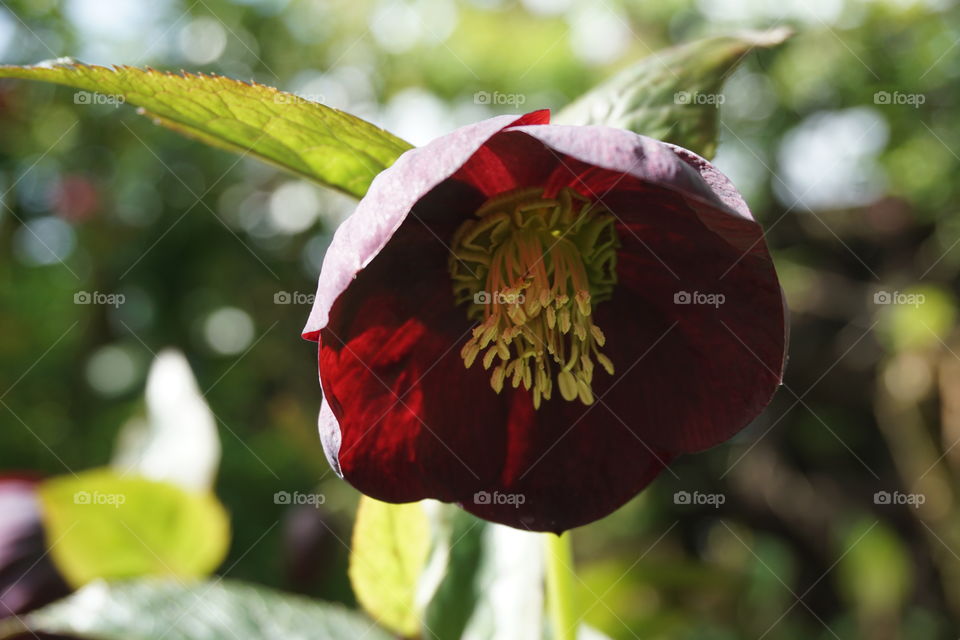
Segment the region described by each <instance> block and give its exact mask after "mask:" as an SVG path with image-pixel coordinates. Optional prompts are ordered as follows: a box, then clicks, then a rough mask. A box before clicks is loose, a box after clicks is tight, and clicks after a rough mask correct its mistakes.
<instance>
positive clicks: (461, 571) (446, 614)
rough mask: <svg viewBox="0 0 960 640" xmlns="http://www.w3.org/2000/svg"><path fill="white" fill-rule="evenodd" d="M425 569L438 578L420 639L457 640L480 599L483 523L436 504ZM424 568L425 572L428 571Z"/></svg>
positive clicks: (447, 506)
mask: <svg viewBox="0 0 960 640" xmlns="http://www.w3.org/2000/svg"><path fill="white" fill-rule="evenodd" d="M432 506H435V507H437V508H436V509H435V510H433V511H434V513H433V514H430V515H433V518H432V519H431V520H432V524H433V527H432V529H433V531H434V536H433V537H434V545H433V551H432V553H431V559H430V566H429V568H435V570H436V572H437V573H438V574H439V575H440V576H441V577H440V581H439V584H437V586H436V588H435V590H434V591H433V594H432V596H431V597H430V601H429V603H428V604H427V606H426V610H425V611H424V613H423V618H424V623H423V632H422V635H423V637H424V638H428V639H430V640H459V639H460V638H462V637H463V632H464V629H466V627H467V623H468V622H469V620H470V617H471V616H472V615H473V613H474V609H475V607H476V604H477V601H478V600H479V599H480V597H481V596H482V593H481V591H482V585H481V584H480V569H481V566H482V560H483V551H484V545H483V541H484V532H485V531H486V528H487V526H488V525H487V523H486V522H485V521H483V520H480V519H479V518H476V517H474V516H472V515H470V514H469V513H467V512H466V511H463V510H462V509H459V508H457V507H454V506H453V505H449V504H442V503H436V504H434V505H432ZM429 568H428V571H429Z"/></svg>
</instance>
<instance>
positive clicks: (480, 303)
mask: <svg viewBox="0 0 960 640" xmlns="http://www.w3.org/2000/svg"><path fill="white" fill-rule="evenodd" d="M618 246H619V240H618V238H617V233H616V230H615V228H614V216H613V215H612V214H611V213H610V212H609V211H608V210H607V209H605V208H603V207H601V206H598V205H596V204H594V203H591V202H590V201H589V200H588V199H587V198H584V197H583V196H582V195H580V194H579V193H577V192H576V191H574V190H573V189H570V188H565V189H563V190H562V191H561V192H560V193H559V194H557V197H556V198H545V197H543V189H540V188H530V189H518V190H515V191H510V192H508V193H504V194H501V195H498V196H495V197H493V198H491V199H490V200H488V201H487V202H486V203H484V204H483V206H481V207H480V209H478V210H477V212H476V214H475V217H474V218H471V219H470V220H467V221H466V222H464V223H463V224H462V225H461V226H460V228H459V229H457V232H456V234H454V237H453V252H452V255H451V257H450V264H449V267H450V275H451V277H452V278H453V292H454V296H455V300H456V304H462V303H464V302H467V303H469V306H468V308H467V317H469V318H470V319H471V320H476V321H477V322H479V323H480V324H478V325H477V326H476V327H474V329H473V334H472V336H471V338H470V339H469V340H468V341H467V343H466V344H465V345H464V347H463V350H462V351H461V352H460V355H461V356H462V357H463V362H464V364H465V365H466V367H467V368H470V367H471V366H472V365H473V363H474V361H475V360H476V359H477V357H478V356H479V355H480V354H481V352H482V353H483V356H482V358H481V361H482V363H483V367H484V368H485V369H488V370H489V369H490V368H491V367H493V370H492V373H491V376H490V385H491V386H492V387H493V390H494V391H496V392H497V393H500V391H501V390H502V389H503V385H504V383H505V381H506V380H507V379H509V380H510V382H511V384H512V385H513V387H514V388H516V387H519V386H520V384H521V383H522V384H523V386H524V387H525V388H526V389H528V390H531V389H532V391H533V406H534V407H535V408H539V407H540V402H541V400H542V399H544V398H545V399H547V400H549V399H550V396H551V394H552V393H553V384H554V373H556V382H557V385H558V386H559V387H560V395H561V396H562V397H563V398H564V399H565V400H575V399H576V398H579V399H580V401H581V402H583V403H584V404H591V403H592V402H593V391H592V390H591V383H592V381H593V362H594V359H596V361H597V362H599V363H600V365H601V366H602V367H603V368H604V369H605V370H606V371H607V373H608V374H611V375H612V374H613V362H611V361H610V359H609V358H608V357H606V356H605V355H603V354H602V353H600V348H601V347H603V345H604V343H605V341H606V338H605V337H604V335H603V332H602V331H601V330H600V328H599V327H598V326H597V325H595V324H594V323H593V318H592V312H593V308H594V307H595V306H596V305H597V303H599V302H602V301H604V300H607V299H609V298H610V296H611V295H612V293H613V287H614V285H615V284H616V282H617V276H616V261H617V247H618Z"/></svg>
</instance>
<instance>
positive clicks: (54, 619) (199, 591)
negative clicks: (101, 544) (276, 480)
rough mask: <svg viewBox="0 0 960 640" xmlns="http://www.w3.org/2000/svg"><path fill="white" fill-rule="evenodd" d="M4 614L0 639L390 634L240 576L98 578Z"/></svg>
mask: <svg viewBox="0 0 960 640" xmlns="http://www.w3.org/2000/svg"><path fill="white" fill-rule="evenodd" d="M21 619H22V623H21V622H20V621H18V620H16V619H10V620H6V621H3V622H0V639H6V638H13V637H14V636H15V635H16V634H17V633H19V632H23V631H25V629H24V627H26V630H29V632H33V633H43V632H46V633H56V634H69V635H70V636H76V637H80V638H92V639H96V640H157V639H158V638H163V640H197V639H198V638H204V639H205V640H238V639H240V638H242V639H243V640H281V639H282V640H313V639H319V638H323V639H325V640H341V639H342V640H359V639H360V638H363V639H364V640H389V638H390V636H389V635H387V634H386V633H384V632H383V631H382V630H380V629H378V628H377V627H376V625H374V624H373V623H371V622H370V621H369V620H367V619H366V618H364V617H363V616H361V615H358V614H356V613H354V612H352V611H349V610H348V609H345V608H343V607H341V606H339V605H332V604H327V603H322V602H317V601H313V600H309V599H307V598H303V597H300V596H293V595H288V594H283V593H279V592H277V591H272V590H270V589H266V588H262V587H255V586H252V585H246V584H243V583H240V582H231V581H222V582H221V581H215V582H199V583H189V584H180V583H177V582H175V581H171V580H158V579H146V580H135V581H126V582H117V583H107V582H95V583H92V584H90V585H88V586H86V587H84V588H83V589H81V590H80V591H78V592H77V593H76V594H74V595H72V596H70V597H68V598H66V599H65V600H61V601H60V602H56V603H54V604H52V605H49V606H47V607H44V608H43V609H39V610H37V611H34V612H32V613H30V614H28V615H26V616H22V617H21Z"/></svg>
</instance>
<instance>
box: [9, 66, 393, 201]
mask: <svg viewBox="0 0 960 640" xmlns="http://www.w3.org/2000/svg"><path fill="white" fill-rule="evenodd" d="M0 78H25V79H29V80H41V81H44V82H52V83H55V84H62V85H66V86H69V87H74V88H76V89H82V90H83V91H88V92H95V93H96V94H100V96H104V95H105V96H106V97H104V98H101V97H99V96H98V97H97V98H93V97H92V96H91V95H90V94H84V93H78V94H75V97H74V101H75V102H78V103H81V104H82V103H83V102H99V101H102V100H104V99H112V101H113V102H120V101H121V99H120V97H122V101H126V102H129V103H131V104H134V105H137V106H138V107H140V108H141V112H142V113H143V114H144V115H146V116H148V117H150V118H153V120H154V121H155V122H156V123H157V124H160V125H162V126H164V127H168V128H170V129H173V130H174V131H178V132H180V133H182V134H184V135H186V136H189V137H191V138H195V139H197V140H200V141H201V142H205V143H207V144H209V145H213V146H216V147H221V148H223V149H227V150H229V151H234V152H237V153H241V154H249V155H251V156H253V157H256V158H259V159H261V160H264V161H266V162H269V163H271V164H274V165H277V166H279V167H282V168H284V169H288V170H290V171H292V172H294V173H297V174H299V175H302V176H305V177H307V178H310V179H312V180H316V181H317V182H319V183H320V184H323V185H326V186H329V187H333V188H335V189H338V190H340V191H343V192H345V193H347V194H350V195H353V196H357V197H362V196H363V195H364V194H365V193H366V192H367V187H369V186H370V182H371V181H372V180H373V178H374V176H376V175H377V174H378V173H380V172H381V171H383V170H384V169H386V168H387V167H389V166H390V165H391V164H393V162H394V160H396V159H397V158H398V157H399V156H400V154H402V153H403V152H404V151H406V150H407V149H409V148H410V145H409V144H408V143H406V142H404V141H403V140H401V139H399V138H397V137H396V136H394V135H392V134H390V133H388V132H386V131H384V130H383V129H380V128H379V127H376V126H374V125H373V124H370V123H369V122H366V121H365V120H361V119H360V118H357V117H354V116H352V115H350V114H348V113H344V112H342V111H338V110H337V109H331V108H330V107H325V106H324V105H322V104H318V103H316V102H311V101H309V100H305V99H303V98H300V97H299V96H296V95H293V94H290V93H284V92H282V91H278V90H277V89H274V88H273V87H267V86H264V85H260V84H255V83H249V84H248V83H246V82H239V81H237V80H231V79H230V78H224V77H221V76H211V75H202V74H191V73H181V74H174V73H166V72H160V71H155V70H153V69H137V68H134V67H126V66H121V67H113V68H108V67H100V66H94V65H87V64H83V63H79V62H75V61H72V60H69V59H65V60H58V61H55V62H53V63H43V64H40V65H35V66H27V67H17V66H0Z"/></svg>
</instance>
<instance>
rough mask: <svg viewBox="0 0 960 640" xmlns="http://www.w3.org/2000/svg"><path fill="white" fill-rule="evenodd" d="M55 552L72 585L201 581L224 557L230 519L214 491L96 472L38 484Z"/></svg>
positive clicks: (57, 562) (52, 554)
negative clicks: (114, 581)
mask: <svg viewBox="0 0 960 640" xmlns="http://www.w3.org/2000/svg"><path fill="white" fill-rule="evenodd" d="M39 493H40V501H41V505H42V509H43V521H44V527H45V529H46V534H47V541H48V544H49V545H50V554H51V556H52V558H53V561H54V563H55V564H56V565H57V568H58V569H60V571H61V573H63V575H64V577H66V579H67V582H69V583H70V584H71V585H72V586H74V587H80V586H82V585H84V584H86V583H88V582H90V581H92V580H95V579H98V578H105V579H115V578H131V577H136V576H176V577H178V578H192V577H202V576H206V575H208V574H210V573H212V572H213V570H214V569H216V568H217V567H218V566H219V565H220V563H221V562H223V559H224V557H225V556H226V553H227V549H228V547H229V543H230V521H229V519H228V517H227V514H226V512H225V510H224V508H223V506H222V505H221V504H220V502H219V501H218V500H217V498H216V497H215V496H214V495H213V494H212V493H207V492H202V493H200V492H198V493H194V492H188V491H185V490H184V489H181V488H180V487H177V486H175V485H172V484H167V483H164V482H154V481H152V480H147V479H146V478H143V477H140V476H126V477H124V476H120V475H118V474H117V473H115V472H114V471H110V470H106V469H95V470H92V471H85V472H83V473H80V474H79V475H77V476H60V477H57V478H52V479H50V480H47V481H45V482H44V483H43V484H42V485H41V486H40V491H39Z"/></svg>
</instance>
